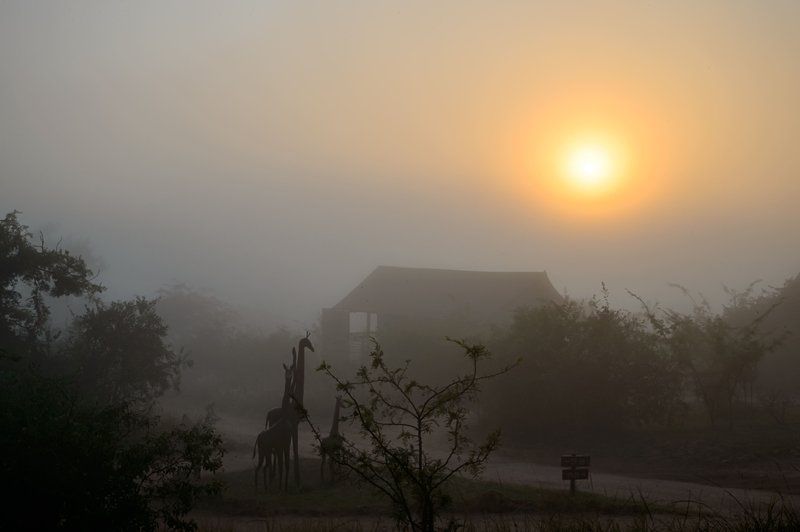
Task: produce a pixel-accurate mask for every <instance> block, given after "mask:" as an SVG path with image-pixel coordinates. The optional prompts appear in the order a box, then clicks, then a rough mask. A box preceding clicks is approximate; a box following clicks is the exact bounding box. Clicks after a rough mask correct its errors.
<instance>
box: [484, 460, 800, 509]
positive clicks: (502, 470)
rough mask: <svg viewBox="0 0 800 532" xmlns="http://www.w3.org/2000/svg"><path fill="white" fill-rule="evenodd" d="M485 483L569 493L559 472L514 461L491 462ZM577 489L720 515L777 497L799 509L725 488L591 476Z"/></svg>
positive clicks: (761, 494)
mask: <svg viewBox="0 0 800 532" xmlns="http://www.w3.org/2000/svg"><path fill="white" fill-rule="evenodd" d="M484 478H485V479H486V480H492V481H495V482H502V483H515V484H527V485H532V486H539V487H543V488H554V489H565V490H566V489H569V481H562V480H561V468H560V467H552V466H543V465H539V464H534V463H530V462H521V461H516V460H504V459H502V458H496V459H493V460H492V461H491V462H490V464H489V466H488V467H487V468H486V471H485V473H484ZM577 485H578V489H579V490H583V491H590V492H594V493H599V494H603V495H608V496H611V497H620V498H630V497H634V498H636V499H639V498H640V497H644V499H646V500H647V501H650V502H656V503H674V502H677V501H698V502H701V503H702V504H703V505H707V506H708V507H711V508H713V509H714V510H717V511H720V512H726V513H727V512H739V511H741V505H744V506H745V507H749V505H752V504H756V505H763V504H768V503H769V502H771V501H773V500H776V499H777V498H779V497H783V498H784V499H790V500H791V501H792V502H793V503H794V504H795V505H796V506H800V496H798V495H781V494H778V493H775V492H769V491H761V490H745V489H739V488H724V487H717V486H710V485H706V484H700V483H693V482H679V481H674V480H660V479H652V478H635V477H627V476H622V475H613V474H608V473H602V472H593V473H592V474H591V477H590V479H589V480H582V481H578V484H577Z"/></svg>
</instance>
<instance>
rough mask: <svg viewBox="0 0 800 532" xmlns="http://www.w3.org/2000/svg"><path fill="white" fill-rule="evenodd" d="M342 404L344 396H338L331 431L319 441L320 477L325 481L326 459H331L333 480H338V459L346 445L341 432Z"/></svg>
mask: <svg viewBox="0 0 800 532" xmlns="http://www.w3.org/2000/svg"><path fill="white" fill-rule="evenodd" d="M341 406H342V398H341V397H337V398H336V406H334V407H333V422H332V423H331V431H330V433H329V434H328V436H327V437H325V438H322V440H320V442H319V456H320V458H321V459H322V460H321V462H320V465H319V478H320V480H321V481H322V482H323V483H324V482H325V460H326V459H327V460H329V465H328V467H329V468H330V477H331V482H334V481H335V480H336V465H337V464H336V459H337V457H338V455H339V453H341V452H342V448H343V447H344V437H343V436H342V435H341V434H339V409H340V408H341Z"/></svg>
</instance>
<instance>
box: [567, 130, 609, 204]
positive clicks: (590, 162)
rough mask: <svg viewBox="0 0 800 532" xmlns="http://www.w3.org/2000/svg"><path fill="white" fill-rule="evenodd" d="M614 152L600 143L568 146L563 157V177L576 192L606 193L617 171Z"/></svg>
mask: <svg viewBox="0 0 800 532" xmlns="http://www.w3.org/2000/svg"><path fill="white" fill-rule="evenodd" d="M613 152H614V150H613V149H612V148H611V147H609V146H607V145H603V144H600V143H579V144H577V145H574V146H570V147H569V148H568V149H567V150H566V153H565V156H564V163H563V164H564V171H563V174H564V177H565V178H566V180H567V181H568V184H569V185H570V186H571V187H572V188H573V189H575V190H576V191H578V192H583V193H587V194H598V193H601V192H606V191H608V190H609V189H610V188H611V187H612V185H613V184H614V180H615V177H617V176H616V175H615V174H616V173H617V171H618V170H619V168H618V167H617V164H615V163H617V162H618V161H616V160H615V154H614V153H613Z"/></svg>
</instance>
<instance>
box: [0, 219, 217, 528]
mask: <svg viewBox="0 0 800 532" xmlns="http://www.w3.org/2000/svg"><path fill="white" fill-rule="evenodd" d="M92 276H93V273H92V271H91V270H90V269H89V268H88V267H87V266H86V263H85V262H84V261H83V259H82V258H81V257H79V256H74V255H71V254H70V253H69V252H68V251H64V250H60V249H51V248H48V247H47V246H46V245H45V243H44V240H43V238H40V242H39V243H38V244H34V241H33V235H32V234H31V233H30V232H29V231H28V229H27V227H26V226H24V225H22V224H20V223H19V221H18V220H17V213H16V212H12V213H10V214H9V215H7V216H6V217H5V218H4V219H3V220H2V221H0V474H2V477H3V480H4V482H5V483H6V484H7V485H8V486H11V487H12V489H11V490H10V492H9V493H8V494H6V498H5V503H6V506H5V507H4V511H3V512H2V513H0V529H3V530H6V529H8V530H27V529H33V530H53V529H61V530H106V529H107V530H155V529H157V528H159V527H162V526H164V525H166V526H168V527H170V528H176V529H184V530H190V529H193V528H194V523H193V522H192V521H191V520H188V519H187V518H186V514H187V513H188V511H189V510H190V509H191V508H192V505H193V504H194V502H195V500H196V499H197V498H198V497H199V496H202V495H204V494H210V493H215V492H216V491H217V490H218V489H219V484H218V483H216V482H214V481H213V480H211V481H208V480H203V479H200V478H198V476H197V473H199V472H201V471H207V472H211V473H213V472H215V471H217V470H218V469H219V468H220V467H221V465H222V462H221V457H222V452H223V449H222V442H221V439H220V437H219V435H218V434H217V432H216V431H215V430H214V428H213V426H212V424H211V420H210V418H207V419H205V420H202V421H200V422H198V423H191V422H188V421H185V422H181V423H178V424H171V425H168V426H165V424H164V423H163V421H162V420H160V419H159V418H158V417H157V416H155V415H154V414H153V409H152V407H153V403H154V400H155V399H156V398H157V397H158V396H159V395H161V394H162V393H163V392H164V390H166V389H167V388H168V387H170V386H172V385H174V384H175V383H176V382H177V378H178V376H179V370H180V366H181V364H182V362H183V358H182V357H181V356H180V355H179V354H176V353H174V352H173V351H172V350H171V349H170V348H169V347H168V346H167V345H166V344H165V335H166V332H167V328H166V326H165V325H164V323H163V321H162V320H161V318H160V317H159V316H158V315H157V314H156V313H155V312H154V309H153V304H154V303H153V302H152V301H147V300H144V299H136V300H134V301H128V302H116V303H111V304H105V303H102V302H101V301H99V300H98V299H96V297H95V296H97V294H99V293H100V291H101V290H102V289H103V288H102V287H101V286H100V285H99V284H96V283H94V282H93V281H92ZM62 296H78V297H81V296H83V297H87V298H88V299H89V300H90V302H92V306H91V307H89V308H88V309H87V310H86V312H85V313H84V314H83V315H80V316H78V317H76V318H75V320H74V322H73V324H72V325H71V326H70V327H69V328H68V332H69V334H68V335H67V338H66V339H61V338H59V334H58V331H56V332H53V331H52V330H51V327H50V324H49V323H48V318H49V316H50V307H49V303H50V302H52V300H53V298H59V297H62ZM7 491H9V490H7Z"/></svg>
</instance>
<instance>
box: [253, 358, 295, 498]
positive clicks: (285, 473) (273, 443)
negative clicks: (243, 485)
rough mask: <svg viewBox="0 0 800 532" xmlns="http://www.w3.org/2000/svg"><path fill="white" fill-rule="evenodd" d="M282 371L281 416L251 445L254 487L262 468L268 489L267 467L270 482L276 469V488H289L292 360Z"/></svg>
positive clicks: (265, 485)
mask: <svg viewBox="0 0 800 532" xmlns="http://www.w3.org/2000/svg"><path fill="white" fill-rule="evenodd" d="M283 371H284V377H283V379H284V383H283V399H282V401H281V410H282V411H283V416H282V417H281V419H280V420H279V421H277V422H276V423H275V424H273V425H272V426H271V427H270V428H268V429H265V430H263V431H261V433H260V434H259V435H258V437H256V443H255V445H254V446H253V458H255V457H256V451H257V452H258V465H257V466H256V471H255V485H256V488H258V472H259V470H262V471H263V477H264V489H265V490H268V484H267V470H268V469H269V480H270V482H271V481H272V479H273V478H274V476H275V472H274V469H277V472H278V489H281V485H283V489H284V490H288V489H289V448H290V444H291V440H292V427H291V424H290V421H289V420H290V417H291V411H292V410H294V407H293V405H292V403H291V401H290V396H291V390H292V385H293V380H294V373H295V363H294V361H293V362H292V365H291V366H290V367H286V364H284V365H283ZM273 455H274V457H275V464H273V460H272V458H273ZM284 465H285V467H284Z"/></svg>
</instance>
